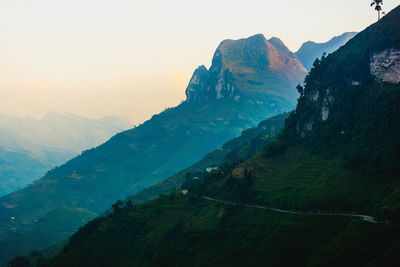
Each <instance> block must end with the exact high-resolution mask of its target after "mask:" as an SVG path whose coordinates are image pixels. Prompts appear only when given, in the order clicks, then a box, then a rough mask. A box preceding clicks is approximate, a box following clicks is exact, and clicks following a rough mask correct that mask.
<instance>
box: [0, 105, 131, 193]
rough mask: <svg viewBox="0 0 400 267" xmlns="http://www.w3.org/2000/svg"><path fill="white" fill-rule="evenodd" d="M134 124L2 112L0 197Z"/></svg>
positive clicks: (108, 119)
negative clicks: (18, 115)
mask: <svg viewBox="0 0 400 267" xmlns="http://www.w3.org/2000/svg"><path fill="white" fill-rule="evenodd" d="M131 127H132V125H131V123H130V122H129V120H127V119H124V118H121V117H118V116H108V117H103V118H100V119H88V118H83V117H79V116H75V115H72V114H65V115H63V114H59V113H56V112H49V113H48V114H46V115H45V116H44V117H43V118H42V119H40V120H38V119H34V118H31V117H15V116H10V115H4V114H0V181H1V183H0V196H3V195H6V194H9V193H11V192H13V191H16V190H18V189H20V188H22V187H24V186H26V185H27V184H29V183H32V182H33V181H35V180H37V179H38V178H40V177H42V176H43V175H44V174H45V173H46V171H48V170H50V169H52V168H54V167H55V166H58V165H60V164H63V163H65V162H66V161H67V160H69V159H71V158H73V157H75V156H76V155H78V154H79V153H80V152H82V151H83V150H85V149H89V148H92V147H95V146H98V145H100V144H101V143H103V142H105V141H106V140H107V139H109V138H110V137H111V136H113V135H114V134H116V133H117V132H120V131H123V130H126V129H129V128H131Z"/></svg>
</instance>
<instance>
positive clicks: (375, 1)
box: [371, 0, 383, 21]
mask: <svg viewBox="0 0 400 267" xmlns="http://www.w3.org/2000/svg"><path fill="white" fill-rule="evenodd" d="M382 5H383V0H373V1H372V3H371V6H375V10H376V11H378V21H379V20H380V19H381V11H382Z"/></svg>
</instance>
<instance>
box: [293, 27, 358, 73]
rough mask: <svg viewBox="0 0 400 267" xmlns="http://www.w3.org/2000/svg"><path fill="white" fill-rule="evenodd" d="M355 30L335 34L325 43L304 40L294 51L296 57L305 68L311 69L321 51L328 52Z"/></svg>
mask: <svg viewBox="0 0 400 267" xmlns="http://www.w3.org/2000/svg"><path fill="white" fill-rule="evenodd" d="M356 34H357V32H345V33H343V34H342V35H339V36H335V37H333V38H332V39H331V40H329V41H328V42H325V43H315V42H312V41H308V42H305V43H304V44H303V45H302V46H301V47H300V49H299V50H298V51H297V52H296V55H297V57H298V58H299V59H300V61H301V63H303V65H304V67H305V68H306V69H307V70H311V68H312V67H313V63H314V61H315V59H317V58H319V59H320V58H321V56H322V54H323V53H327V54H330V53H332V52H334V51H336V50H337V49H338V48H340V47H341V46H343V45H344V44H346V43H347V42H348V41H349V40H350V39H351V38H353V37H354V36H355V35H356Z"/></svg>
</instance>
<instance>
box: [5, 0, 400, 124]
mask: <svg viewBox="0 0 400 267" xmlns="http://www.w3.org/2000/svg"><path fill="white" fill-rule="evenodd" d="M369 4H370V1H369V0H348V1H321V0H303V1H298V0H287V1H276V0H275V1H272V0H262V1H261V0H246V1H236V0H229V1H228V0H202V1H199V0H197V1H191V0H170V1H165V0H163V1H161V0H157V1H155V0H153V1H151V0H150V1H149V0H147V1H144V0H143V1H136V0H68V1H66V0H64V1H59V0H1V1H0V113H8V114H13V115H21V116H25V115H31V116H36V117H38V116H41V115H43V113H44V112H45V111H47V110H50V109H53V108H54V109H56V110H58V111H65V112H71V113H75V114H77V115H82V116H87V117H101V116H103V115H111V114H116V115H121V116H126V117H129V118H130V119H131V120H132V121H133V123H135V124H138V123H140V122H143V121H144V120H145V119H148V118H149V117H151V115H152V114H154V113H158V112H160V111H162V110H163V109H164V108H165V107H171V106H175V105H177V104H178V103H179V102H180V101H182V100H184V99H185V94H184V91H185V88H186V85H187V82H188V80H189V79H190V76H191V74H192V72H193V71H194V69H195V68H196V67H197V66H199V65H201V64H204V65H206V66H207V67H209V66H210V63H211V59H212V55H213V53H214V51H215V49H216V48H217V46H218V44H219V43H220V42H221V41H222V40H224V39H238V38H244V37H248V36H251V35H254V34H257V33H263V34H264V35H265V36H266V37H267V38H269V37H272V36H276V37H279V38H281V39H282V40H283V41H284V42H285V44H286V45H287V46H288V47H289V48H290V49H291V50H292V51H294V52H295V51H296V50H297V49H298V48H299V47H300V45H301V44H302V43H303V42H305V41H308V40H313V41H317V42H325V41H327V40H329V39H330V38H332V37H333V36H335V35H339V34H342V33H343V32H346V31H361V30H363V29H364V28H365V27H367V26H368V25H369V24H371V23H373V22H375V21H376V19H377V15H376V12H375V11H374V10H373V8H371V7H370V6H369ZM399 4H400V1H399V0H385V1H384V10H385V11H390V10H391V9H393V8H394V7H395V6H397V5H399Z"/></svg>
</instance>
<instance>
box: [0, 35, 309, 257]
mask: <svg viewBox="0 0 400 267" xmlns="http://www.w3.org/2000/svg"><path fill="white" fill-rule="evenodd" d="M236 42H238V44H239V45H236ZM220 48H221V49H217V52H216V54H215V57H214V59H215V58H218V59H220V60H217V59H215V60H213V62H214V63H215V64H214V63H213V65H212V66H211V68H210V79H209V80H207V81H206V85H205V86H206V87H201V88H199V86H198V85H199V84H198V83H199V80H198V79H197V76H196V75H197V74H198V72H199V71H196V72H195V74H194V77H193V79H192V80H191V82H190V84H189V86H188V88H187V95H188V99H187V101H184V102H182V103H181V104H180V105H179V106H177V107H174V108H170V109H166V110H165V111H164V112H162V113H160V114H158V115H155V116H153V117H152V118H151V119H150V120H148V121H147V122H145V123H143V124H142V125H139V126H138V127H135V128H134V129H131V130H128V131H125V132H122V133H119V134H117V135H115V136H114V137H113V138H111V139H110V140H109V141H108V142H106V143H104V144H103V145H101V146H99V147H97V148H94V149H90V150H87V151H84V152H83V153H82V154H81V155H79V156H78V157H76V158H74V159H72V160H70V161H69V162H67V163H66V164H64V165H62V166H60V167H57V168H54V169H53V170H51V171H49V172H48V173H47V174H46V175H45V176H44V177H43V178H42V179H40V180H38V181H36V182H35V183H33V184H32V185H30V186H28V187H26V188H24V189H22V190H19V191H17V192H14V193H12V194H10V195H8V196H5V197H2V198H1V199H0V203H1V205H0V231H2V233H3V235H2V236H0V243H2V244H5V245H4V246H1V247H0V263H1V261H7V259H10V258H12V257H14V256H16V255H20V254H24V253H28V251H29V250H27V249H26V247H22V246H20V249H18V244H14V243H13V244H9V245H7V243H8V242H14V240H16V239H15V238H12V237H14V236H15V235H17V236H18V238H19V239H21V240H22V239H24V240H26V243H30V244H32V246H31V248H30V249H31V250H33V249H38V247H36V246H35V244H36V243H35V242H34V241H32V240H33V239H36V237H35V238H33V239H32V238H31V237H30V236H27V235H25V234H24V233H25V229H27V228H29V227H30V226H31V225H32V224H34V222H35V220H40V218H42V217H43V216H47V214H49V213H51V212H52V210H54V209H58V208H60V207H64V206H66V207H70V208H73V209H76V208H82V209H83V210H87V211H89V212H90V214H92V215H93V214H99V213H101V212H104V210H106V209H107V208H109V207H110V205H111V204H112V203H114V202H115V201H116V200H117V199H125V198H126V197H127V196H130V195H132V194H134V193H136V192H138V191H140V190H142V189H144V188H147V187H149V186H152V185H154V184H156V183H158V182H160V181H162V180H164V179H166V178H167V177H170V176H171V175H173V174H175V173H177V172H178V171H181V170H182V169H184V168H187V167H188V166H190V165H192V164H194V163H195V162H197V161H198V160H200V159H201V158H202V157H204V155H206V154H207V153H210V152H211V151H213V150H215V149H216V148H218V147H220V146H221V145H222V144H224V143H225V142H226V141H228V140H229V139H232V138H234V137H237V136H239V135H240V133H241V132H242V131H243V130H245V129H248V128H250V127H254V126H256V125H257V124H258V123H259V122H260V121H263V120H265V119H266V118H269V117H272V116H274V115H278V114H281V113H283V112H286V111H290V110H292V109H293V108H294V105H295V99H296V97H297V95H298V94H297V92H296V90H295V89H294V87H293V86H292V85H293V84H295V83H298V82H299V80H300V79H302V78H303V77H304V75H305V73H306V72H305V70H304V68H303V67H302V65H301V63H300V62H299V61H298V60H297V59H296V57H295V55H294V54H288V53H287V51H286V52H285V51H284V50H282V49H283V47H280V48H279V50H278V49H277V48H275V47H274V46H273V45H272V44H271V43H268V41H266V40H265V38H264V37H263V36H262V37H261V36H258V37H256V38H255V39H254V38H253V37H252V38H248V39H242V40H239V41H232V40H230V41H227V42H223V43H222V44H221V46H220ZM222 48H223V49H222ZM235 51H236V52H235ZM281 51H283V52H281ZM266 52H268V53H267V54H266ZM248 55H251V56H248ZM290 57H293V58H292V59H291V62H293V64H295V65H294V66H296V67H293V68H290V67H289V66H286V65H285V64H284V60H289V59H290ZM259 59H263V60H261V61H259ZM268 59H269V60H268ZM272 59H276V60H272ZM272 63H273V64H278V65H276V66H271V65H273V64H272ZM277 66H278V67H282V68H273V67H277ZM244 68H245V69H246V70H247V71H249V72H250V73H251V75H250V76H251V77H250V76H249V77H247V76H246V75H244V76H243V75H242V76H240V73H239V72H240V71H242V70H243V69H244ZM200 70H201V69H200ZM203 70H204V69H203ZM224 73H230V74H229V75H227V76H226V75H224ZM265 74H268V75H269V76H268V77H267V78H268V79H266V77H265ZM228 76H229V77H228ZM235 77H236V78H235ZM239 77H240V79H239ZM271 77H272V78H274V80H270V79H272V78H271ZM231 78H233V79H231ZM250 78H251V82H252V83H254V86H253V87H251V86H250V87H249V86H247V87H243V86H242V85H241V83H242V82H243V81H245V83H246V84H247V82H246V81H247V80H248V79H250ZM246 79H247V80H246ZM194 85H197V86H194ZM193 90H194V91H193ZM196 90H200V91H201V92H197V91H196ZM227 92H230V94H227ZM254 92H256V93H257V94H253V93H254ZM233 93H235V94H236V93H238V94H239V93H240V95H235V94H233ZM194 95H198V96H199V97H201V101H189V99H190V96H194ZM197 99H198V98H197ZM280 122H282V120H281V121H280ZM266 139H268V138H266ZM268 141H269V140H268ZM260 142H261V143H262V142H264V141H263V140H260ZM257 149H258V150H261V146H258V148H257V147H256V148H254V149H253V150H254V151H249V152H245V151H242V152H241V153H244V154H246V153H247V154H249V153H253V152H254V153H255V152H256V151H257ZM244 154H243V156H242V155H240V157H244V156H246V155H244ZM249 155H250V154H249ZM231 156H233V154H232V155H231ZM206 167H209V166H206ZM178 182H179V183H182V182H183V181H178ZM166 189H167V192H169V191H170V190H171V188H170V187H167V188H166ZM157 195H158V193H156V195H155V196H157ZM153 197H154V196H153ZM67 216H68V214H65V217H67ZM12 217H14V218H15V219H13V220H12V219H11V218H12ZM75 222H76V224H75V225H72V224H70V227H71V228H70V230H69V232H73V231H75V230H76V228H77V227H79V226H81V225H83V223H79V221H75ZM11 225H12V226H11ZM50 226H51V225H49V227H50ZM56 227H57V225H53V226H52V228H51V229H52V230H54V229H56ZM10 228H15V231H10ZM53 232H55V233H54V239H53V242H59V238H58V236H59V234H58V233H57V231H55V230H54V231H53ZM37 238H38V239H39V237H37ZM47 240H49V243H48V245H50V244H52V242H51V239H50V238H49V239H47ZM19 243H20V244H22V243H24V242H19ZM41 244H42V243H41Z"/></svg>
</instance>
